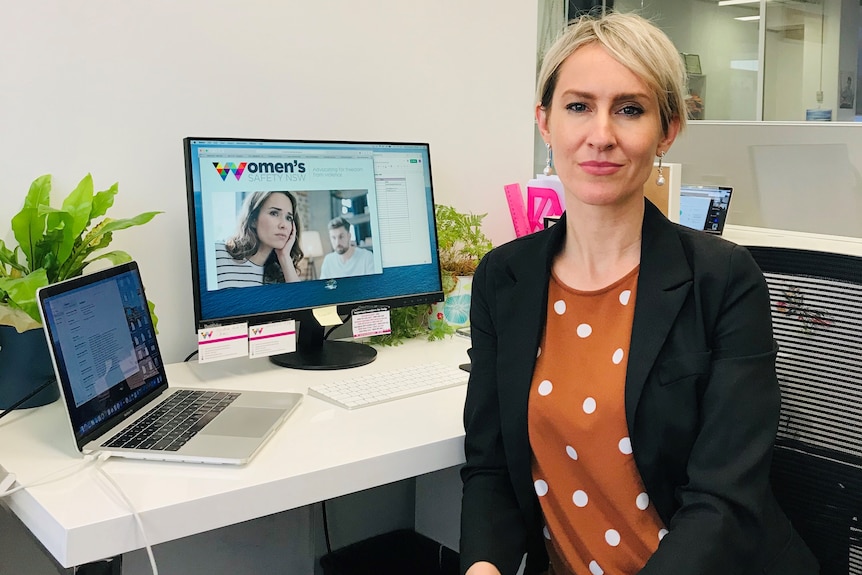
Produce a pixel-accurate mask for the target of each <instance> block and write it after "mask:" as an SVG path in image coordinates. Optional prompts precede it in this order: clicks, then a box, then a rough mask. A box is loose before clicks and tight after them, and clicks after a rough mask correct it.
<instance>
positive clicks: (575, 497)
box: [572, 489, 590, 507]
mask: <svg viewBox="0 0 862 575" xmlns="http://www.w3.org/2000/svg"><path fill="white" fill-rule="evenodd" d="M589 502H590V498H589V497H587V492H586V491H582V490H581V489H578V490H577V491H575V492H574V493H573V494H572V503H574V504H575V505H577V506H578V507H586V506H587V503H589Z"/></svg>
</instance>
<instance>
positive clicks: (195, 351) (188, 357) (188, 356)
mask: <svg viewBox="0 0 862 575" xmlns="http://www.w3.org/2000/svg"><path fill="white" fill-rule="evenodd" d="M197 354H198V350H194V351H193V352H191V353H190V354H188V355H187V356H186V358H185V359H184V360H183V362H184V363H185V362H187V361H188V360H190V359H191V358H193V357H194V356H196V355H197Z"/></svg>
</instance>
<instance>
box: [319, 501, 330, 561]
mask: <svg viewBox="0 0 862 575" xmlns="http://www.w3.org/2000/svg"><path fill="white" fill-rule="evenodd" d="M321 503H322V508H323V537H324V539H326V554H327V555H328V554H330V553H332V542H331V541H330V540H329V520H328V519H327V518H326V500H325V499H324V500H323V501H322V502H321Z"/></svg>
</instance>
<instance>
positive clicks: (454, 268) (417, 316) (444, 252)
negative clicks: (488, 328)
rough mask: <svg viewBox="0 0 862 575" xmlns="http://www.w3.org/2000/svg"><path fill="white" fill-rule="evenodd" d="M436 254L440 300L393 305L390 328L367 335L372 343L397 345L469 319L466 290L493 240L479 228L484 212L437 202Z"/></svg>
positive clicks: (445, 331) (437, 334) (448, 332)
mask: <svg viewBox="0 0 862 575" xmlns="http://www.w3.org/2000/svg"><path fill="white" fill-rule="evenodd" d="M434 213H435V218H436V223H437V254H438V259H439V263H440V271H441V275H442V278H443V293H444V297H445V299H444V301H443V302H441V303H438V304H434V305H431V306H429V305H421V306H411V307H402V308H395V309H393V310H392V312H391V314H390V327H391V329H392V332H391V333H390V334H388V335H383V336H375V337H373V338H371V342H372V343H376V344H380V345H398V344H399V343H401V342H402V341H403V340H405V339H408V338H412V337H416V336H417V335H420V334H423V333H426V334H427V336H428V339H429V340H435V339H441V338H443V337H445V336H447V335H451V334H453V333H455V329H456V328H458V327H463V326H467V325H469V323H470V292H471V290H472V285H473V273H474V272H475V271H476V266H478V265H479V262H480V261H481V259H482V257H483V256H484V255H485V254H486V253H488V252H489V251H490V250H491V248H492V247H493V244H492V243H491V240H489V239H488V237H487V236H486V235H485V233H484V232H483V231H482V221H483V220H484V219H485V216H486V215H487V214H470V213H464V212H459V211H458V210H456V209H455V208H453V207H451V206H447V205H443V204H437V205H436V206H435V208H434Z"/></svg>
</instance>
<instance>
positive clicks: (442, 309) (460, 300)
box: [428, 276, 473, 328]
mask: <svg viewBox="0 0 862 575" xmlns="http://www.w3.org/2000/svg"><path fill="white" fill-rule="evenodd" d="M472 291H473V276H456V277H455V288H454V289H453V290H452V291H451V292H449V293H448V294H446V297H445V299H444V300H443V301H442V302H440V303H435V304H434V305H432V306H431V318H430V319H429V321H428V323H429V324H430V325H431V326H433V325H434V324H435V323H436V322H439V321H445V322H446V323H448V324H449V325H451V326H452V327H455V328H458V327H467V326H468V325H470V294H471V293H472Z"/></svg>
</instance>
